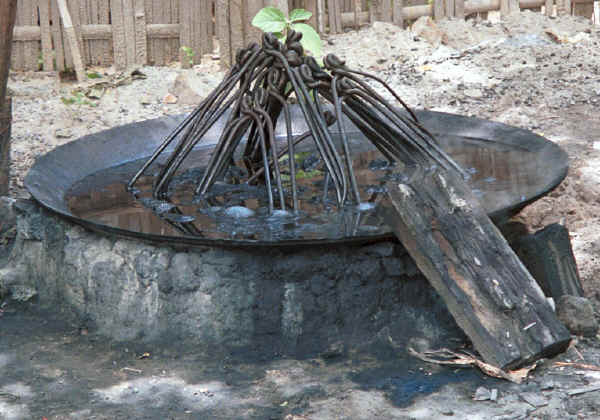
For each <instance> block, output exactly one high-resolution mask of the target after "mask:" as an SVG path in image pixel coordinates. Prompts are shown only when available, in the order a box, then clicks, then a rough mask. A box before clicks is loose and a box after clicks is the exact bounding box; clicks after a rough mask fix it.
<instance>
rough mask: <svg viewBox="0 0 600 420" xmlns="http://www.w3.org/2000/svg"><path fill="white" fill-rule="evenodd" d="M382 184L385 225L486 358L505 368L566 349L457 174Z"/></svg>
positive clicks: (546, 309)
mask: <svg viewBox="0 0 600 420" xmlns="http://www.w3.org/2000/svg"><path fill="white" fill-rule="evenodd" d="M386 188H387V191H388V192H387V196H386V200H385V201H384V203H383V205H382V213H383V215H384V217H385V219H386V222H387V224H388V225H389V226H390V227H391V228H392V229H393V230H394V232H395V234H396V235H397V237H398V239H399V240H400V241H401V242H402V244H403V245H404V246H405V248H406V249H407V250H408V252H409V253H410V255H411V256H412V258H413V259H414V260H415V262H416V264H417V266H418V267H419V269H420V270H421V272H422V273H423V274H424V275H425V276H426V277H427V279H428V280H429V282H430V283H431V285H432V286H433V287H434V288H435V289H436V290H437V292H438V293H439V294H440V296H441V297H442V298H443V299H444V301H445V303H446V305H447V306H448V309H449V311H450V313H451V314H452V315H453V316H454V318H455V320H456V322H457V324H458V325H459V326H460V327H461V328H462V329H463V330H464V331H465V333H466V334H467V335H468V336H469V338H470V339H471V341H472V342H473V345H474V347H475V349H476V350H477V351H478V352H479V353H480V354H481V356H482V357H483V359H484V360H485V361H486V362H488V363H490V364H493V365H495V366H497V367H500V368H502V369H512V368H515V367H517V366H520V365H523V364H525V363H527V362H530V361H533V360H536V359H539V358H541V357H546V356H550V355H554V354H557V353H559V352H562V351H564V350H565V349H566V347H567V346H568V344H569V341H570V334H569V332H568V331H567V329H566V328H565V327H564V326H563V325H562V324H561V323H560V321H559V320H558V319H557V317H556V315H555V314H554V311H553V310H552V308H551V306H550V304H549V303H548V301H547V300H546V297H545V296H544V293H543V292H542V290H541V288H540V287H539V286H538V284H537V283H536V281H535V280H534V279H533V277H532V276H531V275H530V274H529V272H528V271H527V269H526V268H525V266H524V265H523V264H522V263H521V261H520V260H519V258H518V257H517V256H516V254H515V253H514V252H513V251H512V249H511V248H510V246H509V245H508V243H507V242H506V240H505V239H504V237H503V236H502V234H501V233H500V231H499V230H498V229H497V228H496V226H495V225H494V224H493V222H492V221H491V220H490V219H489V217H488V216H487V214H486V212H485V210H484V209H483V208H482V207H481V205H480V204H479V202H478V200H477V199H476V198H475V197H474V196H473V194H472V192H471V189H470V187H468V185H467V184H466V183H465V182H464V181H463V180H462V177H461V176H459V175H458V174H456V173H454V172H444V171H440V170H433V171H430V172H427V173H426V172H425V171H420V172H417V173H416V174H415V175H414V176H413V177H411V179H409V180H406V181H405V182H398V181H396V182H391V181H390V182H388V183H387V184H386Z"/></svg>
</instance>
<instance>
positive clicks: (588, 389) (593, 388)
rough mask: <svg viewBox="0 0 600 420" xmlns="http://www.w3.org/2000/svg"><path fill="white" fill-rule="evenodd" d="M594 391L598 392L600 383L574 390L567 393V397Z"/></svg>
mask: <svg viewBox="0 0 600 420" xmlns="http://www.w3.org/2000/svg"><path fill="white" fill-rule="evenodd" d="M594 391H600V383H596V384H593V385H589V386H583V387H581V388H575V389H572V390H570V391H567V394H569V396H571V397H572V396H573V395H579V394H585V393H586V392H594Z"/></svg>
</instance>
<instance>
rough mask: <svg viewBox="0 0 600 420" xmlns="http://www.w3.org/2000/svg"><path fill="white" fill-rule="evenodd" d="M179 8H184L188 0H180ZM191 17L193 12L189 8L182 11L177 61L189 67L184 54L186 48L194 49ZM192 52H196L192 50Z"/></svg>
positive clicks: (192, 17) (182, 65)
mask: <svg viewBox="0 0 600 420" xmlns="http://www.w3.org/2000/svg"><path fill="white" fill-rule="evenodd" d="M181 3H182V4H181V6H182V7H181V9H182V10H186V9H185V6H186V4H189V0H181ZM193 19H194V14H193V12H192V11H191V10H186V13H182V15H181V19H180V20H179V44H180V45H181V48H180V51H179V61H180V62H181V67H183V68H189V67H191V65H190V63H189V61H190V60H189V57H188V56H187V55H186V51H185V49H186V48H189V49H190V50H192V51H194V49H193V40H192V38H193V34H192V31H193V25H194V24H193ZM194 53H196V54H197V53H198V52H196V51H194Z"/></svg>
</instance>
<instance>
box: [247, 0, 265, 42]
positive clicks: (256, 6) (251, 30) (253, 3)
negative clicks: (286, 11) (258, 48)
mask: <svg viewBox="0 0 600 420" xmlns="http://www.w3.org/2000/svg"><path fill="white" fill-rule="evenodd" d="M262 8H263V1H262V0H248V2H247V5H246V10H245V14H246V22H249V23H250V25H249V26H248V32H247V36H246V44H248V43H249V42H252V41H256V42H260V40H261V37H262V31H261V30H260V29H258V28H255V27H254V26H252V24H251V22H252V19H254V16H256V14H257V13H258V12H259V10H260V9H262Z"/></svg>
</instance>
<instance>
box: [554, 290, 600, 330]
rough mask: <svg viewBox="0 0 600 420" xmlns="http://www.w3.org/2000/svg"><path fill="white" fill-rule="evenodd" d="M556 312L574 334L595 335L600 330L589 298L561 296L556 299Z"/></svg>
mask: <svg viewBox="0 0 600 420" xmlns="http://www.w3.org/2000/svg"><path fill="white" fill-rule="evenodd" d="M556 314H557V316H558V319H559V320H560V321H561V322H562V323H563V324H565V326H566V327H567V328H568V329H569V331H571V333H572V334H575V335H583V336H585V337H595V336H596V333H597V332H598V321H597V320H596V318H595V314H594V307H593V306H592V303H591V302H590V301H589V300H588V299H587V298H584V297H578V296H569V295H564V296H561V297H560V298H559V299H558V300H557V301H556Z"/></svg>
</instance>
